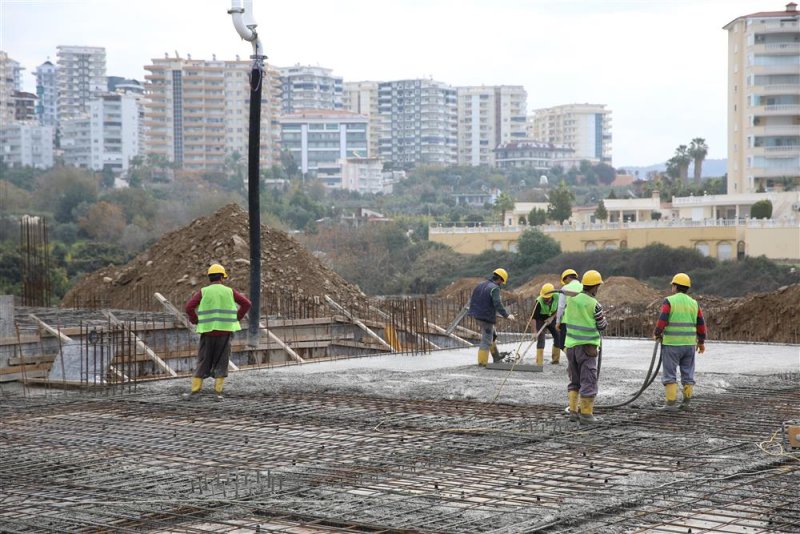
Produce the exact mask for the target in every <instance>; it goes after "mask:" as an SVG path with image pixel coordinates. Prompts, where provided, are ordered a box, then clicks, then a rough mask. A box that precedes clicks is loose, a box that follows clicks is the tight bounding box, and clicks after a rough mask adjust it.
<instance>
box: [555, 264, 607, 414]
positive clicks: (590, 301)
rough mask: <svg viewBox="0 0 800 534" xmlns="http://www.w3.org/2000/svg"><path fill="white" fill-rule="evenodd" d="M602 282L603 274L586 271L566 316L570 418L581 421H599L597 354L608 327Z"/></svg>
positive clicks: (568, 303) (566, 311)
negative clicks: (601, 300) (599, 292)
mask: <svg viewBox="0 0 800 534" xmlns="http://www.w3.org/2000/svg"><path fill="white" fill-rule="evenodd" d="M602 283H603V278H602V277H601V276H600V273H598V272H597V271H586V272H585V273H584V274H583V278H582V279H581V284H582V286H583V291H582V292H581V293H578V294H577V295H575V296H570V297H568V302H567V308H566V310H565V311H564V317H563V320H564V324H565V325H566V326H567V337H566V341H565V345H566V347H567V365H568V368H567V373H568V374H569V386H567V395H568V397H569V419H570V421H580V423H581V424H594V423H597V422H599V420H598V419H597V418H596V417H595V416H594V414H593V412H594V399H595V397H596V396H597V355H598V352H599V350H600V341H601V338H600V332H602V331H603V330H605V329H606V326H608V323H607V322H606V318H605V316H604V314H603V307H602V306H601V305H600V303H599V302H597V299H596V298H595V296H596V295H597V290H598V289H599V288H600V284H602ZM579 396H580V398H579ZM579 402H580V410H579V409H578V404H579Z"/></svg>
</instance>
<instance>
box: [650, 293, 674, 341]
mask: <svg viewBox="0 0 800 534" xmlns="http://www.w3.org/2000/svg"><path fill="white" fill-rule="evenodd" d="M671 309H672V307H671V306H670V305H669V301H668V300H667V299H664V303H663V304H661V312H660V313H659V315H658V321H657V322H656V329H655V330H653V337H661V335H662V334H663V333H664V329H665V328H666V327H667V321H668V320H669V312H670V310H671Z"/></svg>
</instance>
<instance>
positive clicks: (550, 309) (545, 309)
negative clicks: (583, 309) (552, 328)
mask: <svg viewBox="0 0 800 534" xmlns="http://www.w3.org/2000/svg"><path fill="white" fill-rule="evenodd" d="M556 294H557V293H553V295H556ZM536 302H538V303H539V313H540V314H542V315H543V316H545V317H547V316H550V315H553V314H554V313H555V312H556V309H558V300H556V299H554V298H552V297H550V304H548V303H547V302H546V301H545V298H544V297H542V296H538V297H536Z"/></svg>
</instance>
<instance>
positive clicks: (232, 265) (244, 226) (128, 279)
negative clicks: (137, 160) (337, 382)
mask: <svg viewBox="0 0 800 534" xmlns="http://www.w3.org/2000/svg"><path fill="white" fill-rule="evenodd" d="M249 258H250V244H249V221H248V215H247V212H246V211H244V210H243V209H242V208H241V207H239V206H238V205H236V204H229V205H227V206H225V207H223V208H221V209H220V210H219V211H217V212H216V213H214V214H213V215H211V216H209V217H201V218H199V219H196V220H195V221H193V222H192V223H190V224H189V225H187V226H185V227H183V228H181V229H179V230H176V231H174V232H170V233H168V234H165V235H164V236H163V237H162V238H161V239H160V240H159V241H158V242H157V243H156V244H154V245H153V246H152V247H150V248H149V249H148V250H146V251H145V252H143V253H141V254H139V255H138V256H137V257H136V258H134V259H133V260H131V261H130V262H129V263H128V264H127V265H123V266H109V267H106V268H105V269H101V270H99V271H96V272H94V273H92V274H91V275H89V276H87V277H85V278H84V279H83V280H81V281H80V282H79V283H78V284H76V285H75V286H74V287H73V288H72V289H71V290H70V291H69V292H68V293H67V294H66V295H65V296H64V300H63V302H62V306H65V307H85V306H87V303H89V302H92V301H94V302H98V303H101V304H102V306H104V307H110V308H118V309H134V310H143V311H144V310H152V309H154V302H155V301H154V299H153V292H154V291H158V292H159V293H162V294H163V295H164V296H166V297H167V298H169V299H170V300H171V301H172V302H173V304H175V305H177V306H183V304H184V302H186V300H188V299H189V298H190V297H191V295H192V294H193V293H194V292H196V291H197V290H199V289H200V288H201V287H202V286H204V285H206V284H207V278H206V276H205V273H206V270H207V269H208V266H209V265H210V264H211V263H215V262H218V263H221V264H222V265H223V266H225V268H226V270H227V271H228V275H229V278H228V280H227V282H226V283H227V284H228V285H230V286H232V287H235V288H236V289H238V290H239V291H241V292H243V293H244V294H247V292H248V288H249V281H250V260H249ZM261 295H262V297H261V299H262V309H263V310H265V311H266V313H274V310H271V309H270V307H269V304H268V303H269V302H270V299H271V298H272V300H273V301H274V299H275V296H276V295H278V296H288V297H290V298H292V299H295V300H301V299H296V297H318V299H321V298H322V296H323V295H330V297H331V298H333V299H334V300H335V301H337V302H338V303H339V304H341V305H343V306H353V305H355V304H356V303H359V302H363V301H364V300H365V299H366V297H365V296H364V295H363V293H362V292H361V291H360V290H359V289H358V288H357V287H355V286H353V285H352V284H350V283H348V282H347V281H345V280H344V279H343V278H342V277H340V276H339V275H338V274H336V273H335V272H333V271H332V270H330V269H328V268H327V267H325V266H324V265H323V264H322V263H321V262H320V261H319V260H318V259H317V258H316V257H314V256H313V255H312V254H311V253H310V252H309V251H308V250H307V249H305V248H304V247H303V246H302V245H300V244H299V243H298V242H297V241H296V240H295V239H294V238H292V237H291V236H289V235H288V234H286V233H285V232H282V231H280V230H276V229H273V228H268V227H266V226H263V225H262V226H261ZM321 305H323V306H327V305H326V304H325V302H324V300H322V301H321ZM155 306H156V309H158V307H160V306H159V305H158V303H155Z"/></svg>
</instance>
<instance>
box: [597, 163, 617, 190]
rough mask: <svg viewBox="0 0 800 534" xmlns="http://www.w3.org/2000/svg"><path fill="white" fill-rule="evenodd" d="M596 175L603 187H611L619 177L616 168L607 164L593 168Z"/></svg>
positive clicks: (600, 164) (599, 164)
mask: <svg viewBox="0 0 800 534" xmlns="http://www.w3.org/2000/svg"><path fill="white" fill-rule="evenodd" d="M593 170H594V174H595V175H596V176H597V179H598V180H599V181H600V183H601V184H603V185H611V182H613V181H614V179H615V178H616V177H617V172H616V171H615V170H614V167H612V166H611V165H609V164H607V163H598V164H597V165H595V166H594V167H593Z"/></svg>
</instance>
